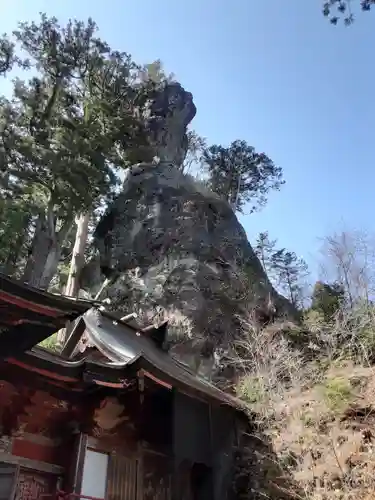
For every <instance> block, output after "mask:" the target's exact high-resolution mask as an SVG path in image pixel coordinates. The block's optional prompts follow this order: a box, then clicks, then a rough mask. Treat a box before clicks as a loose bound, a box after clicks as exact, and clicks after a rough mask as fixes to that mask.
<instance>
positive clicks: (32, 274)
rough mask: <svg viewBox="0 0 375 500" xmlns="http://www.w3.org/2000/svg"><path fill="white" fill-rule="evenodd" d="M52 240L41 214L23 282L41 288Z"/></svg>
mask: <svg viewBox="0 0 375 500" xmlns="http://www.w3.org/2000/svg"><path fill="white" fill-rule="evenodd" d="M49 247H50V238H49V233H48V228H47V220H46V216H45V214H44V213H40V214H39V217H38V219H37V221H36V224H35V232H34V237H33V241H32V244H31V251H30V254H29V257H28V259H27V263H26V267H25V270H24V274H23V281H24V282H25V283H28V284H29V285H32V286H35V287H39V284H40V280H41V278H42V275H43V271H44V267H45V264H46V261H47V257H48V251H49Z"/></svg>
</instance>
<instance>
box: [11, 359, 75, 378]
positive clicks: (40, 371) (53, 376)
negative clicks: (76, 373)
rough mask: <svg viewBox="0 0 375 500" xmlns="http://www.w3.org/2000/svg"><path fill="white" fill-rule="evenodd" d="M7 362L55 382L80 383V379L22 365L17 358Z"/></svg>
mask: <svg viewBox="0 0 375 500" xmlns="http://www.w3.org/2000/svg"><path fill="white" fill-rule="evenodd" d="M7 362H8V363H10V364H12V365H16V366H19V367H20V368H24V369H26V370H29V371H32V372H35V373H39V375H44V376H46V377H49V378H52V379H54V380H60V381H61V382H79V379H77V378H74V377H67V376H65V375H59V374H58V373H52V372H49V371H48V370H43V369H41V368H36V367H35V366H31V365H28V364H26V363H22V362H21V361H18V360H17V359H15V358H7Z"/></svg>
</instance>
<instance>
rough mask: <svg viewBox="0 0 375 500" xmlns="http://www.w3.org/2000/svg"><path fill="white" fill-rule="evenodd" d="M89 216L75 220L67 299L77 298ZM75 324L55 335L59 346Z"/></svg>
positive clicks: (81, 216)
mask: <svg viewBox="0 0 375 500" xmlns="http://www.w3.org/2000/svg"><path fill="white" fill-rule="evenodd" d="M89 223H90V214H88V213H86V214H81V215H80V216H79V217H77V219H76V224H77V232H76V238H75V242H74V248H73V256H72V260H71V262H70V270H69V276H68V283H67V285H66V289H65V295H67V296H68V297H77V296H78V292H79V277H80V273H81V271H82V269H83V266H84V264H85V250H86V245H87V238H88V232H89ZM74 325H75V323H74V322H73V323H71V324H70V325H69V326H68V327H67V328H62V329H61V330H60V331H59V332H58V333H57V342H58V343H59V345H61V346H63V345H65V342H66V340H67V338H68V337H69V335H70V333H71V331H72V329H73V328H74Z"/></svg>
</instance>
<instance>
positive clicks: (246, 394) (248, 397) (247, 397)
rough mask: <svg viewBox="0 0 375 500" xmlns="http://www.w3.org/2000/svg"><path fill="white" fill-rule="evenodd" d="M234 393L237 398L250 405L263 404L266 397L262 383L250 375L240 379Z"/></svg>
mask: <svg viewBox="0 0 375 500" xmlns="http://www.w3.org/2000/svg"><path fill="white" fill-rule="evenodd" d="M236 392H237V395H238V397H239V398H241V399H242V400H243V401H244V402H245V403H248V404H250V405H252V404H257V403H264V402H265V400H266V397H267V395H266V387H265V384H264V381H262V380H261V379H260V378H259V377H256V376H252V375H245V376H243V377H242V378H241V379H240V381H239V383H238V385H237V391H236Z"/></svg>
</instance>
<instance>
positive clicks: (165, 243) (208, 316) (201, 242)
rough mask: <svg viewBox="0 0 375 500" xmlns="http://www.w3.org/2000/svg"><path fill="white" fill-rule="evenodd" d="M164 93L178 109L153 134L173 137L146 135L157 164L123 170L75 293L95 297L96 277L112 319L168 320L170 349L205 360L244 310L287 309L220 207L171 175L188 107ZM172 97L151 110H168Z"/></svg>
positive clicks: (182, 97) (185, 100)
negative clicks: (115, 314) (93, 257)
mask: <svg viewBox="0 0 375 500" xmlns="http://www.w3.org/2000/svg"><path fill="white" fill-rule="evenodd" d="M173 92H175V93H177V94H178V95H177V96H176V95H175V96H174V99H172V101H173V103H175V104H176V103H177V104H176V105H175V107H174V108H173V109H174V111H173V112H170V113H169V114H168V113H165V114H164V118H161V119H160V121H159V126H161V123H162V124H163V125H164V127H165V125H167V127H168V126H170V127H171V130H172V131H174V134H173V133H172V132H171V131H170V132H167V133H164V132H163V131H161V130H159V132H155V136H158V139H157V140H155V141H154V142H153V144H152V145H151V146H150V147H151V148H152V152H153V153H155V154H154V156H156V157H157V158H158V159H159V160H157V161H155V162H154V163H147V164H146V163H144V164H139V165H136V166H134V167H133V168H132V169H131V170H130V172H129V174H128V176H127V178H126V180H125V182H124V185H123V189H122V192H121V193H120V194H119V196H118V197H117V199H116V200H115V201H114V203H113V204H112V206H111V207H109V209H108V211H107V213H106V214H105V215H104V217H103V218H102V220H101V221H100V223H99V225H98V227H97V229H96V233H95V241H94V244H95V246H96V248H97V250H98V259H97V261H95V262H92V263H91V264H90V265H89V266H88V268H87V269H86V271H85V272H84V275H83V285H84V286H85V288H91V291H92V292H93V293H96V292H97V290H98V289H99V287H100V279H99V276H100V275H101V276H102V279H101V282H103V276H104V277H105V278H107V280H108V286H107V287H106V288H105V289H104V290H103V293H102V295H101V299H102V298H105V297H108V298H110V301H111V305H110V307H111V308H112V309H113V310H116V311H123V312H124V314H127V313H129V312H133V311H135V312H137V313H138V314H139V316H140V318H141V320H143V321H144V322H145V323H150V322H161V321H164V320H166V319H168V320H169V329H168V332H169V338H168V340H169V342H170V343H171V344H172V346H173V347H172V350H174V352H175V354H176V355H178V356H180V357H183V358H184V359H185V361H189V359H188V358H189V356H190V357H191V361H194V362H195V361H196V359H197V358H196V356H195V354H196V353H197V352H200V353H201V354H203V355H204V356H206V357H208V358H210V359H212V357H211V356H210V355H211V354H212V353H213V351H215V350H216V349H217V348H218V347H224V348H225V347H226V346H227V345H228V343H229V342H230V341H231V340H232V339H233V338H235V337H236V333H237V332H238V330H239V324H240V320H239V318H240V317H241V316H243V315H244V313H245V312H246V311H248V310H249V309H250V308H252V307H256V306H258V307H260V308H261V310H262V311H263V312H265V313H268V314H270V313H271V312H272V311H273V312H274V309H275V308H279V310H284V311H285V310H286V307H287V302H286V301H283V299H282V298H281V297H280V296H279V295H278V294H277V293H276V292H275V290H274V289H273V288H272V286H271V284H270V282H269V281H268V279H267V276H266V275H265V273H264V271H263V269H262V266H261V264H260V262H259V260H258V258H257V257H256V255H255V253H254V251H253V250H252V248H251V246H250V244H249V242H248V240H247V237H246V234H245V231H244V229H243V228H242V226H241V224H240V223H239V222H238V220H237V218H236V216H235V214H234V213H233V210H232V209H231V207H230V206H229V205H228V203H227V202H226V201H225V200H222V199H220V198H219V197H218V196H217V195H216V194H214V193H212V192H211V191H209V190H208V189H206V188H205V186H204V185H203V184H201V183H199V182H197V181H195V180H194V179H193V178H191V177H190V176H188V175H185V174H183V173H182V172H181V171H180V170H179V169H178V165H179V163H180V162H181V161H182V159H183V157H184V153H183V151H184V147H185V143H184V134H185V131H186V126H187V125H188V123H189V120H190V119H191V118H192V116H194V113H195V107H193V106H194V105H193V103H192V100H191V95H190V94H188V93H186V92H185V91H184V90H183V89H182V88H181V87H174V90H173ZM173 92H172V91H171V89H169V93H168V95H167V96H166V99H165V100H164V101H163V99H161V98H160V102H166V104H165V105H166V106H168V99H170V98H171V96H173ZM159 115H160V112H159ZM166 137H167V140H166V141H164V139H165V138H166ZM163 138H164V139H163ZM163 141H164V142H163ZM148 154H150V152H148ZM95 268H96V271H95ZM99 268H100V271H99ZM94 271H95V272H94ZM95 276H96V277H95Z"/></svg>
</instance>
